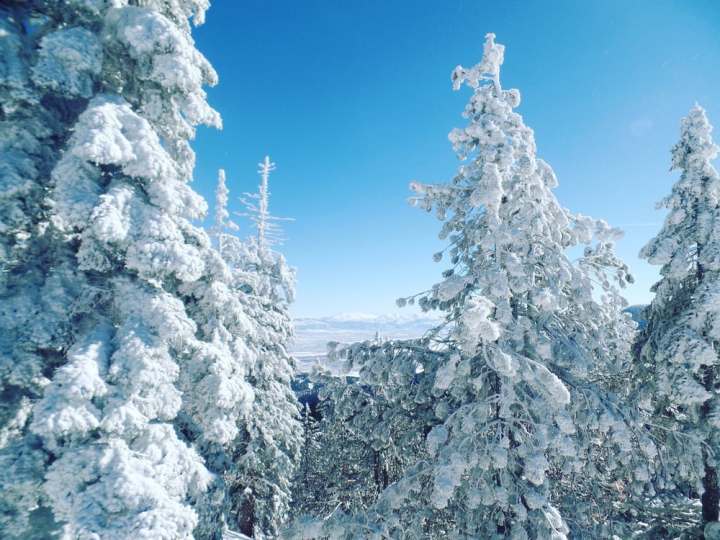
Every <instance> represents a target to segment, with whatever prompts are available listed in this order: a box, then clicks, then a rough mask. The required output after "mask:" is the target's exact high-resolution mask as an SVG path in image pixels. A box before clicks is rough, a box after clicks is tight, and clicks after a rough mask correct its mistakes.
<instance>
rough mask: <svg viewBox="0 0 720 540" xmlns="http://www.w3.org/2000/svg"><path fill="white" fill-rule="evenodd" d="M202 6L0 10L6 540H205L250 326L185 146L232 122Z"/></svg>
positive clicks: (246, 393) (241, 395)
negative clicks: (224, 114)
mask: <svg viewBox="0 0 720 540" xmlns="http://www.w3.org/2000/svg"><path fill="white" fill-rule="evenodd" d="M206 8H207V2H204V1H202V0H198V1H192V0H187V1H183V0H176V1H172V2H167V1H162V0H157V1H154V0H150V1H146V2H143V3H142V5H141V6H136V5H127V3H125V2H114V3H106V2H93V1H90V2H88V1H74V0H73V1H66V2H55V1H37V2H21V3H11V4H10V7H4V8H3V9H4V10H5V11H4V12H3V15H4V16H5V15H7V16H5V17H4V18H3V21H2V24H3V25H4V27H6V28H4V30H7V31H8V35H9V39H5V38H3V40H2V45H0V46H2V47H3V52H7V53H8V54H3V60H2V61H3V71H4V72H7V73H8V74H9V77H7V78H3V83H2V88H0V91H1V92H2V93H3V98H5V97H7V98H8V99H7V101H6V100H5V99H3V107H4V115H3V121H4V122H7V124H6V125H7V126H8V128H9V129H8V130H7V131H6V130H5V129H3V133H2V144H3V155H2V157H3V161H2V166H3V167H4V168H7V170H8V171H10V175H9V176H5V175H3V180H2V181H3V182H6V180H7V182H8V185H7V186H6V185H3V193H2V196H1V197H0V199H1V201H0V204H2V205H3V209H8V213H5V212H3V218H4V219H5V218H6V216H7V217H8V218H9V219H7V220H6V221H4V222H3V226H2V228H1V229H0V235H1V236H2V246H3V247H2V257H3V272H2V275H3V278H2V281H3V288H2V291H1V292H0V294H2V296H3V302H2V305H3V312H2V317H0V325H1V326H2V330H3V331H2V338H0V339H2V375H1V376H2V384H3V387H2V392H3V395H4V396H5V395H7V396H8V400H7V403H8V404H9V405H7V406H5V407H4V408H3V414H2V422H3V423H2V426H1V428H2V434H3V436H2V441H1V442H0V446H2V448H0V462H2V464H3V465H4V467H3V469H4V472H6V474H4V475H3V480H2V482H3V487H7V489H3V492H2V494H0V508H2V510H3V512H2V514H3V515H2V519H3V520H4V521H3V523H2V527H3V534H4V535H5V536H7V537H9V538H13V537H18V538H30V537H33V538H34V537H45V536H47V535H50V534H51V533H52V529H56V528H61V529H62V531H63V533H64V534H65V535H66V536H68V537H74V538H75V537H77V538H94V537H101V538H108V539H113V538H118V539H120V538H123V539H125V538H128V539H129V538H134V539H137V538H148V539H149V538H153V539H158V538H167V539H171V538H173V539H177V538H191V537H192V535H193V529H194V528H195V527H196V525H197V524H198V513H200V514H203V513H204V512H205V510H204V509H203V508H202V502H201V501H202V495H201V494H202V491H203V490H204V489H205V488H206V487H207V485H208V484H210V483H211V482H212V481H213V479H212V475H211V474H210V472H211V471H209V470H208V466H209V467H210V469H213V468H214V466H215V463H213V460H212V459H211V458H212V455H213V452H211V451H210V450H211V449H214V448H217V447H219V448H222V449H226V447H227V446H228V445H231V444H232V442H233V440H234V439H235V438H236V436H237V434H238V431H239V426H238V424H239V420H240V419H241V418H242V416H243V415H244V414H245V413H246V412H247V411H248V410H249V407H250V404H251V401H252V391H251V389H250V387H249V385H248V384H247V382H246V381H245V376H246V373H247V368H248V366H247V365H246V364H247V363H248V362H247V361H248V360H249V358H248V355H247V347H246V346H245V344H244V340H243V332H244V329H243V321H246V320H247V318H246V317H245V316H244V313H243V311H242V310H243V306H242V304H240V303H239V302H238V301H237V298H236V296H235V295H234V294H233V293H232V291H231V289H230V288H229V285H230V279H231V274H230V272H229V271H228V268H227V266H226V265H225V263H224V262H223V261H222V260H221V259H220V257H219V255H218V254H217V253H216V252H215V251H214V250H213V249H212V248H211V246H210V241H209V239H208V237H207V235H205V233H204V232H203V231H202V230H201V229H199V228H197V227H195V226H194V225H192V223H191V221H192V220H194V219H196V218H198V217H201V216H202V215H203V214H204V212H205V210H206V206H205V203H204V201H203V200H202V198H200V197H199V196H198V195H197V194H195V193H194V192H193V191H192V190H191V189H190V187H189V186H188V182H189V181H190V179H191V175H192V170H193V166H194V154H193V152H192V150H191V148H190V145H189V140H190V139H191V138H192V137H193V136H194V132H195V126H196V125H197V124H202V123H204V124H209V125H215V126H219V125H220V119H219V115H218V114H217V113H216V112H215V111H213V110H212V109H211V108H210V107H209V106H208V104H207V103H206V100H205V93H204V91H203V88H202V87H203V85H205V84H214V83H215V82H216V75H215V72H214V71H213V69H212V67H211V66H210V64H209V63H208V62H207V60H205V58H203V56H202V55H201V54H200V53H199V52H198V51H197V50H196V49H195V47H194V44H193V41H192V38H191V36H190V24H189V20H188V19H189V18H190V17H193V18H194V21H195V22H196V23H201V22H202V20H203V16H204V11H205V9H206ZM12 132H14V133H16V135H14V136H12V137H10V136H8V135H11V134H12ZM13 139H14V140H13ZM4 401H5V400H4ZM198 451H200V452H201V453H202V454H203V455H201V453H199V452H198ZM50 516H52V518H51V517H50ZM36 518H37V519H36Z"/></svg>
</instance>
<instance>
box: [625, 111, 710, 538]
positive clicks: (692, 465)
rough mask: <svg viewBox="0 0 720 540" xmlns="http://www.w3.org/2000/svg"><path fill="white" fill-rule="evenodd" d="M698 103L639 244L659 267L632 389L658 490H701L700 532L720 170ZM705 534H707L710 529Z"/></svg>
mask: <svg viewBox="0 0 720 540" xmlns="http://www.w3.org/2000/svg"><path fill="white" fill-rule="evenodd" d="M711 132H712V126H711V125H710V123H709V122H708V119H707V116H706V114H705V111H704V110H703V109H702V108H701V107H700V106H697V105H696V106H695V107H693V108H692V110H691V111H690V114H689V115H688V116H687V117H686V118H683V120H682V123H681V128H680V141H679V142H678V143H677V144H676V145H675V146H674V147H673V149H672V167H671V169H672V170H678V171H680V179H679V180H678V181H677V182H676V183H675V185H674V186H673V188H672V192H671V193H670V195H669V196H668V197H666V198H665V199H663V200H662V201H661V202H660V203H659V205H658V206H659V207H664V208H667V209H668V210H669V213H668V215H667V217H666V218H665V223H664V225H663V227H662V229H661V230H660V232H659V233H658V235H657V236H656V237H655V238H653V239H652V240H651V241H650V242H649V243H648V244H647V245H646V246H645V247H644V248H643V249H642V251H641V253H640V255H641V257H643V258H645V259H647V260H648V262H650V263H651V264H656V265H661V269H660V274H661V279H660V281H658V282H657V283H656V284H655V285H654V286H653V291H654V292H655V298H654V299H653V302H652V304H651V305H650V306H649V307H648V308H647V310H646V312H645V316H646V318H647V321H648V324H647V327H646V328H645V329H644V331H643V332H642V333H641V334H640V336H639V338H638V341H637V344H636V350H637V352H638V360H637V364H638V365H637V369H638V372H639V373H638V381H640V386H639V388H638V393H639V395H640V397H641V403H642V405H643V407H644V408H645V409H647V410H648V411H650V412H651V414H652V426H653V427H654V428H655V431H656V436H657V437H658V438H659V439H660V440H661V441H662V443H663V444H662V445H661V447H662V449H663V455H664V460H663V464H664V466H665V467H664V469H663V471H662V472H663V473H664V474H662V475H661V477H660V480H659V487H660V489H661V490H665V491H672V490H673V489H678V490H680V491H684V492H685V493H689V494H693V493H695V494H701V501H702V521H703V523H704V524H707V529H706V530H707V531H708V532H707V533H706V536H707V535H710V531H714V533H713V534H714V535H711V537H712V538H716V537H720V527H719V526H718V523H717V522H718V511H719V508H718V504H719V502H720V485H719V484H718V453H719V452H720V438H718V428H720V399H719V398H718V387H719V384H720V379H719V378H718V366H719V365H720V353H719V352H718V351H719V350H720V175H719V174H718V172H717V170H716V169H715V168H714V167H713V165H712V163H711V162H712V160H713V159H714V158H715V157H716V156H717V155H718V150H719V149H718V146H717V145H716V144H715V143H714V142H713V140H712V137H711ZM709 537H710V536H709Z"/></svg>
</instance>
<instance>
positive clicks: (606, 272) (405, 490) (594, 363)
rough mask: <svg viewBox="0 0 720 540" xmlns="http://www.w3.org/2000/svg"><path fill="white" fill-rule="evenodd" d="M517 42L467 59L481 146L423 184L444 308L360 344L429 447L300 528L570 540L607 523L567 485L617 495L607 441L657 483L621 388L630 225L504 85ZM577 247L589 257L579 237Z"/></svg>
mask: <svg viewBox="0 0 720 540" xmlns="http://www.w3.org/2000/svg"><path fill="white" fill-rule="evenodd" d="M503 56H504V47H503V46H502V45H498V44H496V43H495V41H494V35H493V34H489V35H488V36H487V39H486V41H485V49H484V55H483V60H482V62H481V63H480V64H478V65H476V66H475V67H473V68H470V69H465V68H462V67H458V68H456V69H455V71H454V73H453V84H454V87H455V88H456V89H458V88H460V86H461V85H462V84H463V83H466V84H467V85H468V86H469V87H470V88H471V89H472V91H473V96H472V98H471V99H470V102H469V104H468V105H467V107H466V109H465V116H466V117H467V118H468V121H469V123H468V126H467V127H465V128H462V129H456V130H454V131H453V132H452V133H451V134H450V139H451V141H452V143H453V146H454V147H455V150H456V152H457V153H458V155H459V157H460V158H461V159H462V160H463V161H465V164H463V165H462V166H461V167H460V170H459V172H458V174H457V176H456V177H455V178H454V180H453V181H452V182H451V183H450V184H445V185H422V184H418V183H413V184H412V188H413V189H414V190H415V192H416V194H417V196H416V197H415V198H413V199H412V202H413V203H414V204H415V205H416V206H419V207H421V208H424V209H426V210H428V211H431V210H432V209H435V210H436V212H437V215H438V217H439V219H440V220H442V221H443V227H442V230H441V233H440V236H441V238H448V239H449V246H448V248H447V250H446V251H447V256H448V258H449V259H450V263H451V267H450V268H449V269H448V270H446V271H445V272H444V274H443V277H444V279H443V281H441V282H440V283H438V284H437V285H435V286H434V287H433V288H432V289H431V290H430V291H428V292H425V293H421V294H420V295H418V297H419V303H420V306H421V307H422V308H423V309H440V310H443V311H444V312H445V313H446V320H445V323H444V324H443V325H442V326H441V327H439V328H437V329H435V331H433V332H431V333H430V334H429V335H427V336H426V337H425V338H423V339H420V340H416V341H410V342H399V343H393V342H389V343H387V344H381V345H377V344H373V343H369V344H359V345H355V346H351V347H350V348H349V349H346V350H345V352H344V353H343V354H344V355H345V357H346V358H347V360H348V362H349V363H350V365H351V366H352V367H354V368H359V369H360V377H361V382H362V383H364V384H367V385H369V386H371V387H373V388H374V391H375V392H376V393H378V394H380V395H382V396H383V397H384V398H385V399H387V400H388V401H389V403H391V404H392V405H393V407H396V408H398V409H401V410H406V411H412V412H414V413H416V414H415V415H413V416H414V418H413V422H414V423H415V425H416V426H417V428H416V429H415V431H416V432H417V431H420V433H426V434H427V437H426V439H425V453H424V455H423V454H422V453H418V459H417V460H416V461H414V462H413V463H410V464H408V465H407V466H405V468H404V471H403V474H402V477H401V478H400V479H399V480H398V481H397V482H395V483H393V484H391V485H390V486H389V487H388V488H386V489H385V490H384V491H383V493H382V494H381V495H380V497H379V498H378V500H377V501H376V502H375V503H374V505H373V506H372V507H371V508H370V509H369V510H368V511H367V512H364V513H362V514H361V515H356V516H354V517H352V518H348V517H347V516H343V515H341V514H339V513H336V514H335V515H333V516H332V517H331V518H330V519H327V520H325V521H324V522H320V523H318V522H312V523H301V524H298V527H296V528H294V529H292V530H291V531H290V532H289V533H288V535H289V536H295V537H302V535H303V534H305V535H309V536H311V537H312V535H313V534H315V535H317V536H322V535H323V534H327V535H328V536H331V537H338V538H358V537H364V538H366V537H392V538H440V537H443V538H458V537H460V538H467V537H470V538H496V537H511V538H516V539H521V538H553V539H558V538H566V537H567V535H568V533H569V527H568V523H569V524H570V525H572V526H573V527H577V530H578V532H575V531H574V532H573V535H574V536H577V535H578V534H583V533H582V530H583V529H585V530H587V528H588V527H595V526H597V527H602V525H603V524H602V523H591V524H588V523H587V522H586V519H587V518H585V517H584V516H582V510H581V511H578V512H577V513H572V512H573V510H572V506H569V507H565V506H564V504H563V503H565V502H566V500H563V498H562V490H563V489H564V488H565V486H567V485H570V484H571V481H573V480H577V481H578V482H580V483H581V485H582V486H584V487H585V488H586V489H587V490H588V491H590V492H589V493H587V494H583V497H586V498H587V499H588V500H592V499H593V498H598V499H599V498H606V497H607V496H608V494H607V493H598V491H597V490H593V488H592V486H591V484H592V482H594V481H598V479H599V478H598V477H597V467H596V465H597V461H595V459H596V456H597V455H598V454H600V455H602V456H610V457H608V458H607V459H606V462H607V463H608V466H609V469H610V471H612V473H608V474H615V475H616V476H617V477H620V478H622V479H623V480H624V481H625V482H627V488H628V489H629V490H642V489H644V485H645V482H644V479H645V477H646V476H647V472H646V471H645V470H644V468H645V467H646V464H645V463H646V460H645V459H644V458H643V456H641V455H639V454H638V453H636V452H635V451H636V448H634V447H633V444H632V443H633V441H637V440H638V439H637V438H638V437H640V436H641V435H642V434H640V433H636V431H635V425H634V422H633V421H632V420H628V418H627V417H626V416H625V415H624V414H623V411H622V410H621V409H619V399H618V398H617V397H616V396H615V395H613V394H612V393H611V392H608V391H607V389H606V388H605V386H606V384H605V382H606V381H611V380H612V377H611V374H612V373H615V372H617V371H619V370H622V369H626V368H627V362H628V358H629V345H630V339H631V337H632V329H633V326H632V323H631V322H630V321H629V318H628V317H626V316H624V315H623V314H622V313H621V312H620V307H621V306H622V305H623V300H622V299H621V298H620V297H619V294H618V292H617V288H618V287H622V286H624V284H625V282H626V281H627V280H628V275H627V269H626V267H625V265H624V264H622V263H621V262H620V261H619V260H618V259H617V258H616V257H615V255H614V254H613V240H614V239H615V238H617V237H618V234H619V232H618V231H616V230H615V229H612V228H610V227H609V226H608V225H607V224H606V223H605V222H603V221H596V220H593V219H590V218H588V217H585V216H582V215H577V214H572V213H570V212H569V211H567V210H565V209H563V208H562V207H561V206H560V205H559V204H558V202H557V200H556V198H555V196H554V195H553V193H552V189H553V188H554V187H555V186H556V185H557V181H556V178H555V175H554V173H553V171H552V169H551V168H550V167H549V165H547V164H546V163H545V162H543V161H542V160H540V159H538V158H537V157H536V147H535V141H534V138H533V133H532V131H531V130H530V129H529V128H527V127H526V126H525V125H524V124H523V122H522V118H521V117H520V115H518V114H517V113H515V112H514V111H513V109H514V108H516V107H517V106H518V105H519V103H520V94H519V92H518V91H517V90H503V89H502V87H501V85H500V77H499V75H500V66H501V64H502V62H503ZM578 245H579V246H585V250H584V254H583V255H582V256H581V257H580V259H579V261H578V262H577V263H576V264H574V263H573V262H572V261H571V260H570V258H569V257H568V255H567V251H568V250H569V249H571V248H573V247H575V246H578ZM443 256H444V253H440V254H437V255H436V257H435V258H436V260H440V259H441V258H442V257H443ZM418 297H413V298H411V299H405V300H403V301H402V302H401V303H405V302H407V301H409V300H412V301H414V300H416V299H417V298H418ZM366 422H367V424H366V425H365V426H363V428H362V429H364V430H367V431H371V430H377V431H380V432H383V433H392V431H391V430H390V429H384V428H385V426H384V425H383V424H382V423H380V425H374V424H373V421H372V418H371V417H370V415H368V416H366ZM418 428H419V429H418ZM644 442H646V443H647V447H648V448H650V451H652V444H651V442H650V441H649V439H648V440H644ZM593 470H595V471H596V474H595V475H593V474H592V471H593ZM588 475H590V476H589V477H588V478H586V479H585V480H583V477H587V476H588ZM602 479H603V480H605V478H604V477H602ZM602 502H603V507H605V506H608V507H611V504H610V503H611V502H612V501H608V500H607V499H603V501H602ZM558 508H562V509H563V511H565V510H568V511H569V512H571V515H569V516H567V517H568V518H572V521H571V520H570V519H568V522H566V521H565V520H564V519H563V517H562V516H561V514H560V512H559V510H558ZM580 519H581V520H583V521H580V522H579V523H576V521H577V520H580ZM595 534H596V537H597V533H595ZM603 534H604V535H606V534H608V532H607V531H605V532H604V533H603Z"/></svg>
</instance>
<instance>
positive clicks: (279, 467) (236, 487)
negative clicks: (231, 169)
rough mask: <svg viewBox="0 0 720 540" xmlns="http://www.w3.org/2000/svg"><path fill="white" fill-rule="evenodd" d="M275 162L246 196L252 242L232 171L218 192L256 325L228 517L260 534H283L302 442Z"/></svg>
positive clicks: (290, 285) (228, 254) (241, 288)
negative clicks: (273, 199) (234, 209)
mask: <svg viewBox="0 0 720 540" xmlns="http://www.w3.org/2000/svg"><path fill="white" fill-rule="evenodd" d="M274 168H275V165H274V164H273V163H271V162H270V158H269V157H266V158H265V160H264V161H263V162H262V163H261V164H260V165H259V171H258V172H259V173H260V178H261V181H260V187H259V190H258V193H257V194H255V195H253V196H249V195H248V194H246V197H245V199H244V200H245V201H248V200H252V201H253V202H252V203H250V204H249V205H248V208H247V209H248V211H247V212H245V213H244V214H242V215H244V216H248V217H250V219H251V221H252V223H253V224H254V225H255V229H256V233H257V235H256V236H255V237H253V238H249V239H247V240H246V241H241V240H240V239H239V238H238V237H237V236H235V235H234V234H230V231H231V230H232V229H233V228H234V227H233V225H232V224H231V222H230V221H229V212H227V209H226V205H227V193H228V192H227V187H225V176H224V174H221V175H220V177H219V182H218V188H217V191H216V193H217V207H216V224H215V230H216V231H217V233H216V242H217V245H218V247H219V249H221V250H222V254H223V258H224V259H225V261H226V262H227V264H228V265H229V266H230V268H231V269H232V275H233V289H234V290H235V291H236V292H237V294H238V295H239V296H238V297H239V299H240V301H241V302H242V304H243V306H244V310H245V312H246V313H247V315H248V317H249V321H250V325H251V329H252V331H251V332H249V333H248V336H249V338H248V340H247V345H248V347H249V348H250V350H251V351H252V354H253V358H254V360H253V362H252V363H251V364H250V366H249V370H248V374H247V378H248V383H249V384H250V385H251V386H252V388H253V393H254V400H253V404H252V407H251V409H250V411H249V413H248V416H247V421H246V422H245V423H244V424H243V429H242V432H241V433H240V435H239V438H238V444H237V446H236V448H235V450H234V454H233V458H232V462H230V463H228V468H227V470H226V472H225V476H226V478H227V487H226V488H225V489H226V491H227V498H228V500H227V504H228V516H229V517H228V520H227V524H228V526H229V527H230V528H231V529H232V530H236V531H239V532H240V533H242V534H245V535H247V536H251V537H253V538H259V539H262V538H273V537H275V536H276V535H277V533H278V530H279V528H280V527H281V526H282V525H283V524H284V523H285V521H286V520H287V517H288V513H289V509H290V508H289V505H290V498H291V485H292V479H293V476H294V474H295V468H296V466H297V463H298V461H299V458H300V447H301V444H302V425H301V424H300V414H299V405H298V402H297V399H296V397H295V395H294V394H293V391H292V388H291V386H290V384H291V381H292V378H293V376H294V361H293V359H292V358H291V357H290V355H289V354H288V352H287V347H288V343H289V340H290V339H291V337H292V321H291V319H290V315H289V313H288V307H289V304H290V303H291V302H292V301H293V297H294V283H295V272H294V270H293V269H292V268H290V267H289V266H288V265H287V263H286V262H285V258H284V257H283V256H282V254H280V253H278V252H276V251H274V250H273V249H272V243H273V241H275V240H277V239H278V238H279V234H280V231H279V228H278V227H277V225H276V224H275V221H276V219H275V218H274V217H273V216H272V215H271V214H270V213H269V211H268V208H269V195H270V192H269V175H270V172H271V171H272V170H273V169H274ZM223 231H224V232H223Z"/></svg>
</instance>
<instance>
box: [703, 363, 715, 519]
mask: <svg viewBox="0 0 720 540" xmlns="http://www.w3.org/2000/svg"><path fill="white" fill-rule="evenodd" d="M713 368H714V366H705V372H704V374H703V383H704V386H705V389H706V390H707V391H708V392H712V391H713V387H714V385H715V371H714V369H713ZM709 412H710V400H707V401H706V402H705V403H704V404H703V407H702V415H703V419H705V418H707V416H708V414H709ZM703 456H704V457H705V476H704V477H703V488H704V492H703V494H702V497H701V498H700V500H701V501H702V518H703V523H708V522H709V521H718V517H720V515H719V514H720V486H719V485H718V471H717V468H716V467H715V466H714V465H710V464H709V463H710V461H711V460H713V462H714V458H713V457H712V456H711V455H709V453H708V451H707V450H705V451H703Z"/></svg>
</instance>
